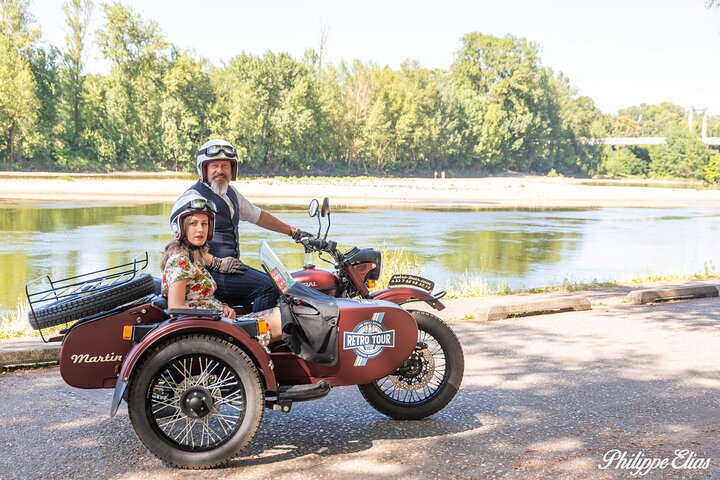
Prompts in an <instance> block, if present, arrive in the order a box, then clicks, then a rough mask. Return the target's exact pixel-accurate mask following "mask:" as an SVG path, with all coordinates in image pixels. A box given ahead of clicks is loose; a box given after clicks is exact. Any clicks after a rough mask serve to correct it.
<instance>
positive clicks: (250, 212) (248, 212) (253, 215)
mask: <svg viewBox="0 0 720 480" xmlns="http://www.w3.org/2000/svg"><path fill="white" fill-rule="evenodd" d="M230 188H232V189H233V191H234V192H235V195H237V199H238V205H239V207H240V208H239V210H240V211H239V212H238V215H239V217H240V220H242V221H243V222H250V223H255V224H256V223H257V221H258V220H259V219H260V212H262V210H261V209H260V207H256V206H255V205H253V204H252V203H251V202H250V200H248V199H247V198H245V197H244V196H243V195H242V193H240V192H238V191H237V189H236V188H235V187H233V186H232V185H230ZM220 197H221V198H222V199H223V200H225V203H227V204H228V207H230V217H231V218H232V216H233V215H235V207H234V206H233V203H232V200H230V197H228V196H227V193H226V194H225V195H220Z"/></svg>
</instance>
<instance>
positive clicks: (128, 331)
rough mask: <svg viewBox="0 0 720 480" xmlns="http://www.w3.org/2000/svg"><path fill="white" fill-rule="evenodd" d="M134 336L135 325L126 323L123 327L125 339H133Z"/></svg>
mask: <svg viewBox="0 0 720 480" xmlns="http://www.w3.org/2000/svg"><path fill="white" fill-rule="evenodd" d="M132 336H133V326H132V325H125V326H124V327H123V340H132Z"/></svg>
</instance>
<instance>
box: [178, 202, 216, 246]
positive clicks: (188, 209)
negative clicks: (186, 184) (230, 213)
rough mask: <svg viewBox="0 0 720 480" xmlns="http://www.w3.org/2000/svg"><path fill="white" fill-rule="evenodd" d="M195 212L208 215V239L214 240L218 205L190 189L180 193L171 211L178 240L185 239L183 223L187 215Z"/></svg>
mask: <svg viewBox="0 0 720 480" xmlns="http://www.w3.org/2000/svg"><path fill="white" fill-rule="evenodd" d="M193 213H204V214H206V215H207V216H208V234H207V241H208V242H209V241H210V240H212V237H213V233H214V232H215V214H216V213H217V207H216V206H215V203H213V202H212V201H211V200H208V199H206V198H205V197H203V196H202V195H200V194H199V193H198V192H196V191H195V190H188V191H187V192H185V193H183V194H182V195H180V198H178V199H177V201H176V202H175V205H173V208H172V212H171V213H170V228H171V229H172V233H173V235H174V236H175V238H176V239H178V240H183V239H184V238H183V237H184V235H185V233H184V232H183V229H182V223H183V220H184V219H185V217H187V216H189V215H192V214H193Z"/></svg>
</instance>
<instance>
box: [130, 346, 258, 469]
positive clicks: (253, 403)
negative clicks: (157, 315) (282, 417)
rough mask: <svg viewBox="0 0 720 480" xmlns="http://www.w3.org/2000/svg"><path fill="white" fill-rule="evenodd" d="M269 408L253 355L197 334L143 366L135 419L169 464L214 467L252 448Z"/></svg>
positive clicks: (135, 387)
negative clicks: (265, 405) (248, 447)
mask: <svg viewBox="0 0 720 480" xmlns="http://www.w3.org/2000/svg"><path fill="white" fill-rule="evenodd" d="M264 402H265V394H264V391H263V388H262V384H261V382H260V378H259V376H258V372H257V369H256V368H255V365H254V364H253V362H252V360H250V358H249V357H248V356H247V354H246V353H245V352H243V351H242V350H241V349H239V348H238V347H237V346H235V345H233V344H232V343H230V342H227V341H226V340H223V339H220V338H217V337H213V336H210V335H199V334H194V335H186V336H182V337H177V338H174V339H172V340H170V341H168V342H166V343H164V344H162V345H160V346H158V347H156V348H154V349H153V350H152V351H151V352H150V353H149V354H148V356H147V357H146V358H145V359H144V360H143V361H142V363H141V364H139V365H138V366H137V367H136V369H135V372H134V373H133V377H132V378H131V380H130V390H129V393H128V413H129V415H130V421H131V422H132V425H133V428H134V429H135V433H136V434H137V436H138V437H139V438H140V440H141V441H142V443H143V444H144V445H145V447H146V448H147V449H148V450H150V451H151V452H152V453H153V454H154V455H155V456H157V457H158V458H160V459H161V460H163V461H164V462H165V463H167V464H168V465H170V466H173V467H179V468H193V469H198V468H212V467H217V466H220V465H222V464H224V463H225V462H227V461H228V460H230V459H231V458H233V457H234V456H236V455H237V454H238V453H239V452H240V451H241V450H243V449H244V448H245V447H246V446H247V445H248V443H250V440H252V438H253V437H254V436H255V433H256V432H257V430H258V428H259V426H260V421H261V420H262V416H263V408H264Z"/></svg>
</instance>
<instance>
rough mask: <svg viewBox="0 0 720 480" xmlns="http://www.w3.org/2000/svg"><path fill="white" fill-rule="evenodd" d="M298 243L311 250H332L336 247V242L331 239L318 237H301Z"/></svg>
mask: <svg viewBox="0 0 720 480" xmlns="http://www.w3.org/2000/svg"><path fill="white" fill-rule="evenodd" d="M298 243H302V244H303V245H304V246H305V247H310V248H312V249H313V250H318V251H325V252H333V251H335V249H337V242H333V241H332V240H325V239H323V238H320V237H315V238H307V237H306V238H301V239H300V240H298Z"/></svg>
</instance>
